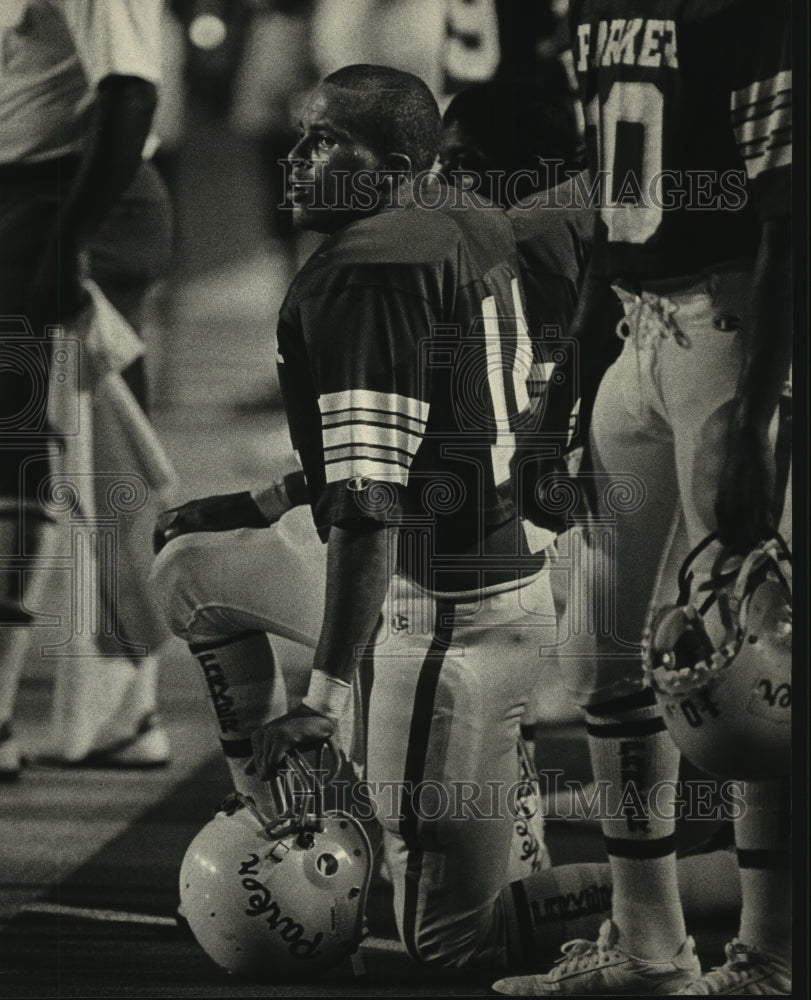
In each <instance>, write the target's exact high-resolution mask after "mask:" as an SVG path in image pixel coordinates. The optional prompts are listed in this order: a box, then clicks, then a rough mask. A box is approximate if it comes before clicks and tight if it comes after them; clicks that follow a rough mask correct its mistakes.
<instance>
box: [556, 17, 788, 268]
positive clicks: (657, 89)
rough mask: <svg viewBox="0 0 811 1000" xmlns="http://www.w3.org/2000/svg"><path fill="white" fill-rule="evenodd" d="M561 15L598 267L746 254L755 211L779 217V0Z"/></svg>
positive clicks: (718, 261) (676, 263)
mask: <svg viewBox="0 0 811 1000" xmlns="http://www.w3.org/2000/svg"><path fill="white" fill-rule="evenodd" d="M570 17H571V41H572V48H573V56H574V65H575V69H576V72H577V75H578V80H579V85H580V93H581V98H582V101H583V106H584V114H585V119H586V143H587V150H588V156H589V166H590V168H591V172H592V176H593V178H594V184H595V189H594V196H595V200H596V201H597V202H598V203H599V206H600V221H599V223H598V226H597V230H596V232H595V263H596V265H597V266H598V268H599V271H600V273H604V274H608V275H610V276H612V277H627V278H630V279H632V280H638V281H642V282H643V283H644V281H645V280H646V279H651V280H653V279H671V278H675V277H680V276H691V275H695V274H698V273H700V272H702V271H707V270H710V269H712V268H716V267H723V266H728V265H732V264H736V263H739V262H744V261H747V262H748V261H749V260H751V258H752V257H753V255H754V253H755V250H756V247H757V242H758V238H759V223H758V217H759V216H760V217H761V218H763V217H767V216H769V215H774V214H779V213H781V212H784V211H787V210H788V201H787V191H788V187H787V185H788V173H789V171H790V155H791V154H790V150H791V105H790V87H791V77H790V64H789V62H788V59H789V47H788V25H789V4H788V2H787V0H775V2H769V3H765V2H762V0H573V2H572V4H571V7H570Z"/></svg>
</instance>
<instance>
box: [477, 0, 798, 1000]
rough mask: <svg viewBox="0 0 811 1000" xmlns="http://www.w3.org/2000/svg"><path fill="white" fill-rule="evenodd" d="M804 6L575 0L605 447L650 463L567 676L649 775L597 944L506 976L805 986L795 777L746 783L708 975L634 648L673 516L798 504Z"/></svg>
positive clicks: (631, 468) (660, 726) (662, 751)
mask: <svg viewBox="0 0 811 1000" xmlns="http://www.w3.org/2000/svg"><path fill="white" fill-rule="evenodd" d="M789 23H790V10H789V5H788V3H777V4H773V5H769V6H768V7H764V6H763V5H762V4H759V3H753V2H732V3H726V4H710V3H704V2H695V3H687V4H685V3H676V2H669V0H655V2H652V3H646V4H639V3H635V2H631V0H627V2H626V0H618V2H609V3H605V2H594V0H584V2H579V3H576V4H573V6H572V38H573V42H574V61H575V66H576V69H577V72H578V75H579V78H580V86H581V96H582V99H583V103H584V109H585V117H586V122H587V127H588V133H587V138H588V146H589V155H590V161H591V166H592V168H593V170H594V171H603V172H604V173H602V175H601V178H602V181H603V188H602V199H601V203H602V211H601V219H600V222H599V223H598V227H597V233H596V250H595V253H596V254H598V255H599V258H598V259H599V262H600V266H601V269H602V270H603V273H605V274H607V275H609V276H610V277H611V278H613V279H614V280H615V281H616V282H617V284H618V290H619V295H620V297H621V299H622V301H623V305H624V308H625V321H624V329H623V335H624V336H625V337H626V343H625V346H624V350H623V353H622V355H621V357H620V359H619V360H618V361H617V362H616V363H615V364H614V365H613V366H612V368H611V369H610V370H609V372H608V373H607V375H606V377H605V379H604V380H603V383H602V385H601V388H600V391H599V394H598V397H597V401H596V404H595V412H594V419H593V423H592V436H593V448H594V455H595V460H596V461H597V462H599V463H600V464H601V465H602V466H603V467H604V468H605V469H606V470H607V471H608V472H609V473H610V474H611V475H612V476H614V477H617V476H621V475H622V474H623V473H633V474H634V475H635V476H637V477H638V478H639V479H640V480H641V482H642V483H643V484H644V488H645V495H644V502H643V503H642V504H641V505H639V506H638V508H637V509H636V510H634V511H632V512H625V513H621V514H619V515H617V521H616V523H617V539H616V556H617V568H616V586H618V587H620V588H621V589H622V601H618V602H617V612H618V620H617V629H616V632H615V634H614V635H613V636H612V638H611V640H608V641H604V642H603V643H602V644H601V648H600V649H599V658H598V660H597V662H596V669H595V670H594V673H593V675H592V676H587V671H588V670H589V668H590V667H591V666H592V665H590V664H584V665H583V666H584V668H585V671H584V673H583V675H582V676H580V677H575V678H573V679H572V685H571V686H572V687H573V688H576V689H577V691H578V694H579V696H580V700H581V702H582V703H583V704H584V705H585V706H586V708H587V712H588V715H587V724H588V732H589V742H590V748H591V755H592V765H593V770H594V775H595V778H596V779H597V780H606V781H608V782H609V783H610V785H611V787H612V788H613V804H614V805H617V806H618V804H619V801H620V796H621V795H622V794H623V792H624V791H625V790H626V788H627V786H628V783H629V782H631V783H633V784H634V786H635V788H636V791H637V793H638V794H637V796H636V798H637V801H638V802H639V805H640V808H638V809H633V810H627V809H626V810H625V811H623V810H621V809H617V810H614V813H615V815H616V816H617V818H616V819H607V820H605V821H604V823H603V832H604V835H605V840H606V847H607V850H608V854H609V859H610V863H611V870H612V874H613V881H614V899H613V919H612V921H611V922H607V923H606V924H605V925H604V927H603V929H602V930H601V934H600V938H599V940H598V941H597V943H596V944H591V943H588V942H578V943H577V944H576V945H572V946H570V947H569V948H568V949H567V951H566V953H565V955H564V957H563V958H562V959H561V960H560V961H559V963H558V964H557V965H556V967H555V968H554V969H553V970H552V972H551V973H550V974H549V975H547V976H533V977H526V978H518V979H508V980H504V981H502V982H500V983H497V984H496V989H497V990H498V991H500V992H503V993H508V994H524V995H535V996H538V995H551V994H570V995H578V996H581V995H593V994H621V995H628V994H632V993H644V994H648V995H650V994H655V993H673V992H682V993H688V994H690V993H693V994H764V993H768V994H777V995H787V994H789V993H790V992H791V980H790V940H791V923H790V921H791V909H790V904H789V900H790V896H791V879H790V871H789V851H788V836H789V829H790V827H789V824H788V823H787V800H786V792H787V789H786V787H785V786H786V783H785V782H783V781H780V780H777V779H779V778H780V776H779V775H775V779H776V780H775V781H774V782H773V783H760V784H752V783H748V784H747V785H746V786H745V791H744V801H745V806H746V809H745V811H744V813H743V815H742V817H741V818H740V819H739V820H737V821H736V824H735V838H736V845H737V851H738V863H739V866H740V871H741V885H742V894H743V911H742V915H741V924H740V931H739V937H738V938H737V939H736V940H735V941H734V942H732V944H730V945H729V946H728V947H727V957H728V961H727V963H726V964H725V965H724V966H722V967H721V968H719V969H717V970H714V971H712V972H710V973H708V974H707V975H705V976H703V977H700V972H699V969H698V962H697V959H696V958H695V953H694V948H693V942H692V939H691V938H688V937H687V934H686V930H685V925H684V919H683V915H682V908H681V904H680V900H679V892H678V887H677V884H676V877H675V870H676V869H675V854H674V848H675V844H674V838H673V827H674V824H673V822H672V821H671V820H668V819H666V818H664V816H665V814H663V813H659V814H658V815H655V814H653V812H652V811H650V810H649V808H648V806H647V805H646V802H647V796H648V793H649V791H650V790H651V789H652V788H653V787H654V786H656V785H657V783H660V782H668V781H675V780H676V778H677V774H678V763H679V757H678V752H677V751H676V749H675V747H674V746H673V744H672V741H671V740H670V738H669V736H668V734H667V732H666V729H665V725H664V722H663V720H662V718H661V716H660V714H659V712H658V710H657V708H656V705H655V703H654V699H653V692H652V690H651V689H650V688H646V687H644V686H643V682H642V669H641V662H640V659H639V657H638V655H636V654H634V653H633V652H632V651H629V644H630V645H633V644H636V643H638V642H639V641H640V639H641V637H642V630H643V627H644V623H645V613H646V608H647V603H648V601H649V599H650V597H651V595H652V593H653V590H654V586H655V582H656V576H657V568H658V566H659V562H660V559H661V558H662V554H663V553H666V549H667V545H668V531H669V528H670V526H672V525H673V523H674V517H679V516H681V517H683V519H684V523H685V525H686V530H687V534H688V538H689V542H690V544H691V545H696V544H698V543H699V542H700V541H702V539H704V538H705V537H706V536H707V535H708V534H709V533H710V532H712V531H713V530H717V531H718V533H719V542H717V543H716V544H715V545H714V546H712V547H711V550H710V551H708V553H707V559H708V563H709V562H710V561H711V560H712V558H713V557H714V554H715V553H717V552H718V548H719V545H720V544H722V543H723V544H727V545H732V546H733V547H734V548H735V549H736V551H737V552H739V553H741V554H745V553H747V552H748V551H750V550H751V548H752V547H753V546H754V545H755V544H756V543H757V542H758V541H760V540H761V539H763V538H765V537H767V536H768V535H769V533H770V532H771V531H772V530H773V529H774V527H775V525H776V524H777V522H778V521H779V519H780V512H781V510H782V508H783V502H782V501H783V498H782V497H781V496H780V495H779V490H778V489H777V488H776V485H775V484H776V478H777V477H776V472H775V460H774V427H773V425H774V424H775V423H776V421H774V420H773V418H774V417H775V414H776V409H777V404H778V401H779V399H780V395H781V392H782V391H783V387H784V385H785V382H786V379H787V378H788V374H789V367H790V356H791V311H790V287H789V284H790V282H789V273H790V269H789V213H790V201H789V181H790V167H791V69H790V63H789ZM595 175H596V174H595ZM784 533H785V531H784ZM706 571H707V572H708V571H709V565H708V566H707V570H706ZM698 582H700V580H699V581H698ZM732 669H734V668H732ZM610 804H611V800H610Z"/></svg>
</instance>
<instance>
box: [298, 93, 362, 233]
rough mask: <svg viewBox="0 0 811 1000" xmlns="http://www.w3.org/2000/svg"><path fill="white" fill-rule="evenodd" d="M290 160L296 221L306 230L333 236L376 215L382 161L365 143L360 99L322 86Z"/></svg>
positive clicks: (307, 110)
mask: <svg viewBox="0 0 811 1000" xmlns="http://www.w3.org/2000/svg"><path fill="white" fill-rule="evenodd" d="M287 159H288V162H289V165H290V169H289V185H288V192H289V195H290V201H291V203H292V206H293V220H294V222H295V223H296V224H297V225H299V226H301V227H302V228H303V229H314V230H316V231H317V232H320V233H332V232H334V231H335V230H336V229H340V228H341V226H345V225H346V224H347V223H349V222H352V221H353V220H354V219H357V218H360V217H361V216H363V215H368V214H370V213H372V212H374V211H376V210H377V207H378V204H377V197H376V193H375V189H374V179H375V174H376V172H377V171H378V170H379V169H380V168H381V167H382V157H381V156H380V154H378V153H377V152H375V150H373V149H372V147H371V145H370V144H369V140H368V139H365V138H364V135H363V100H362V96H361V95H359V94H356V93H355V92H349V91H345V90H338V89H336V88H334V87H329V86H322V87H319V88H318V89H317V90H316V91H315V92H314V93H313V95H312V97H311V98H310V100H309V102H308V104H307V106H306V108H305V109H304V113H303V115H302V117H301V121H300V122H299V139H298V142H297V143H296V145H295V146H294V147H293V149H291V150H290V153H289V154H288V157H287Z"/></svg>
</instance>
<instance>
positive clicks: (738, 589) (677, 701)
mask: <svg viewBox="0 0 811 1000" xmlns="http://www.w3.org/2000/svg"><path fill="white" fill-rule="evenodd" d="M714 541H715V536H714V535H710V536H709V537H708V538H707V539H705V540H704V541H703V542H702V543H701V545H699V546H697V547H696V548H695V549H694V550H693V551H692V552H691V553H690V555H689V556H688V557H687V559H686V560H685V562H684V564H683V566H682V568H681V572H680V574H679V597H678V601H677V603H676V604H672V605H667V606H665V607H663V608H660V609H659V610H658V611H656V612H655V613H654V614H653V615H652V617H651V619H650V624H649V626H648V629H647V630H646V635H645V640H644V645H643V658H644V663H645V669H646V675H647V678H648V681H649V683H650V684H651V686H652V687H653V690H654V691H655V693H656V699H657V701H658V703H659V706H660V708H661V710H662V716H663V718H664V720H665V723H666V724H667V727H668V729H669V730H670V735H671V736H672V737H673V741H674V743H675V744H676V746H677V747H678V748H679V750H681V752H682V753H683V754H684V756H685V757H687V758H688V760H690V761H691V762H692V763H693V764H695V765H696V766H697V767H699V768H701V769H702V770H704V771H708V772H709V773H710V774H716V775H719V776H720V777H724V778H733V779H736V780H742V781H764V780H773V779H774V778H775V776H779V775H781V774H784V773H787V772H788V770H789V769H790V764H791V639H792V622H791V554H790V552H789V550H788V547H787V546H786V544H785V542H784V541H783V540H782V539H781V538H779V537H775V538H772V539H769V540H767V541H764V542H762V543H761V544H760V545H759V546H758V547H757V548H756V549H754V550H753V551H752V552H750V553H749V554H748V555H747V556H746V557H745V558H741V557H739V556H734V555H730V553H729V551H728V550H722V551H721V552H720V554H719V556H718V558H717V559H716V560H715V562H714V564H713V567H712V571H711V573H710V575H709V580H708V581H707V582H706V583H704V584H702V585H701V586H698V587H697V588H694V584H695V582H696V579H695V578H696V573H695V560H696V559H697V557H698V556H699V555H700V553H701V552H703V551H704V550H705V549H707V548H708V546H709V545H710V544H711V543H712V542H714ZM694 589H695V593H696V595H697V597H698V598H700V600H691V591H693V590H694ZM710 616H713V618H715V617H716V616H717V622H715V626H716V631H717V633H718V635H719V637H720V641H714V640H713V639H712V638H711V637H710V631H711V630H712V628H711V626H710V625H709V618H710Z"/></svg>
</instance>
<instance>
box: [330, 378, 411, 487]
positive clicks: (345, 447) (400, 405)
mask: <svg viewBox="0 0 811 1000" xmlns="http://www.w3.org/2000/svg"><path fill="white" fill-rule="evenodd" d="M319 406H320V408H321V415H322V433H323V441H324V462H325V467H326V475H327V482H330V483H333V482H339V481H340V480H342V479H352V478H355V477H358V476H365V477H370V478H382V479H385V480H387V481H394V482H398V483H402V484H403V485H405V483H406V480H407V479H408V470H409V468H410V466H411V460H412V459H413V457H414V455H416V453H417V450H418V448H419V446H420V443H421V442H422V432H423V431H424V429H425V423H426V420H427V417H428V404H427V403H423V402H422V401H421V400H419V399H413V398H411V397H409V396H401V395H399V394H397V393H385V392H373V391H371V390H368V389H351V390H348V391H346V392H333V393H326V394H325V395H323V396H322V397H321V399H320V400H319Z"/></svg>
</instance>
